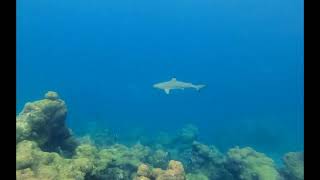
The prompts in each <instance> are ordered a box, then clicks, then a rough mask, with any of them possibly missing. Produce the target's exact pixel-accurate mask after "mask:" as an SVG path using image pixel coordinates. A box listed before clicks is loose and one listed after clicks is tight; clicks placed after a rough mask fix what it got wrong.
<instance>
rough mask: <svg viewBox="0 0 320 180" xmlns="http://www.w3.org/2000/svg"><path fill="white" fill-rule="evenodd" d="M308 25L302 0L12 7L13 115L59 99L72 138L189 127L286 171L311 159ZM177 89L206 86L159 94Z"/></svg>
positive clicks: (54, 1) (94, 0)
mask: <svg viewBox="0 0 320 180" xmlns="http://www.w3.org/2000/svg"><path fill="white" fill-rule="evenodd" d="M303 23H304V22H303V0H281V1H279V0H260V1H254V0H242V1H236V0H170V1H169V0H160V1H150V0H138V1H134V0H116V1H103V0H91V1H89V0H69V1H63V0H46V1H41V0H28V1H27V0H17V82H16V84H17V94H16V96H17V105H16V111H17V113H18V112H20V111H21V110H22V108H23V106H24V104H25V103H26V102H29V101H34V100H36V99H42V98H43V94H44V93H46V92H47V91H49V90H52V91H56V92H58V93H59V95H60V97H61V98H62V99H63V100H65V102H66V104H67V107H68V116H67V124H68V126H69V127H70V128H71V129H72V130H73V131H74V132H75V134H85V133H86V132H89V130H90V128H92V126H98V127H99V128H105V129H110V130H111V131H112V132H113V133H114V134H116V136H117V137H118V138H119V139H120V140H121V139H122V140H123V141H126V138H127V139H128V138H132V137H138V138H141V139H140V140H141V141H143V139H146V138H148V137H153V136H156V135H157V134H158V133H160V132H166V133H172V134H173V133H175V132H176V130H177V129H181V128H182V127H184V126H185V125H186V124H192V125H194V126H196V127H197V128H198V129H199V137H198V139H199V141H201V142H203V143H206V144H213V145H215V146H216V147H218V148H219V149H220V150H221V151H226V150H227V149H229V148H232V147H234V146H237V145H238V146H240V147H244V146H250V147H253V148H254V149H256V150H257V151H260V152H263V153H266V154H267V155H268V156H270V157H274V159H275V160H276V161H278V160H279V161H280V159H281V157H282V156H283V154H284V153H286V152H289V151H303V148H304V146H303V143H304V142H303V138H304V134H303V133H304V132H303V122H304V99H303V98H304V89H303V83H304V36H303V33H304V32H303ZM171 78H176V79H177V80H179V81H184V82H191V83H193V84H205V85H206V87H205V88H203V89H201V91H199V92H197V91H196V90H194V89H185V90H171V91H170V94H166V93H165V92H164V91H163V90H160V89H156V88H154V87H153V84H155V83H159V82H163V81H169V80H170V79H171ZM137 140H138V139H137Z"/></svg>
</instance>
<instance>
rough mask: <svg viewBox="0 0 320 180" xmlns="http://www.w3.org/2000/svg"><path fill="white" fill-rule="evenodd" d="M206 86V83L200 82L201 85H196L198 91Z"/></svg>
mask: <svg viewBox="0 0 320 180" xmlns="http://www.w3.org/2000/svg"><path fill="white" fill-rule="evenodd" d="M204 87H206V85H204V84H200V85H195V86H194V88H196V90H197V91H200V89H201V88H204Z"/></svg>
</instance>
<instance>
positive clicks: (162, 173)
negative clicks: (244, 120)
mask: <svg viewBox="0 0 320 180" xmlns="http://www.w3.org/2000/svg"><path fill="white" fill-rule="evenodd" d="M66 114H67V108H66V105H65V103H64V101H63V100H61V99H60V98H59V96H58V94H57V93H56V92H53V91H49V92H48V93H47V94H46V95H45V99H43V100H39V101H35V102H31V103H27V104H26V105H25V107H24V109H23V111H22V112H21V113H20V114H18V115H17V117H16V130H17V132H16V179H18V180H36V179H42V180H55V179H63V180H104V179H110V180H132V179H134V180H257V179H259V180H278V179H283V180H287V179H288V180H303V179H304V156H303V153H302V152H290V153H287V154H285V156H284V158H283V162H284V165H285V167H284V168H282V169H279V170H278V169H276V167H275V165H274V162H273V160H272V159H270V158H269V157H267V156H266V155H265V154H263V153H259V152H256V151H255V150H254V149H252V148H250V147H245V148H239V147H235V148H232V149H230V150H229V151H228V152H227V153H226V154H223V153H221V152H220V151H219V150H218V149H217V148H216V147H215V146H212V145H211V146H208V145H205V144H202V143H200V142H199V141H198V129H197V128H196V127H195V126H193V125H187V126H185V127H183V128H182V129H181V130H180V131H179V132H178V133H177V134H176V135H175V136H169V135H168V134H166V133H162V134H161V135H160V136H159V137H158V139H157V140H156V141H155V142H153V143H151V142H148V144H147V145H146V144H145V143H144V144H141V143H139V142H137V141H138V140H139V139H140V138H139V139H137V140H136V141H135V142H134V141H130V145H128V144H127V145H124V144H119V143H118V142H117V139H116V137H115V136H114V135H113V134H112V133H110V131H109V130H105V129H100V130H94V131H93V132H92V133H91V134H88V135H86V136H82V137H79V138H77V139H76V137H75V136H73V134H72V132H71V130H70V129H68V128H67V126H66V124H65V120H66Z"/></svg>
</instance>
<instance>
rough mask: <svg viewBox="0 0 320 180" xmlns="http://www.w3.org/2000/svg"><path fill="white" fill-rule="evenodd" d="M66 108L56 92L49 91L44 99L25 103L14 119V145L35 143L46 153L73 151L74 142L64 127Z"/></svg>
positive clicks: (69, 132)
mask: <svg viewBox="0 0 320 180" xmlns="http://www.w3.org/2000/svg"><path fill="white" fill-rule="evenodd" d="M66 115H67V107H66V105H65V102H64V101H63V100H61V99H60V98H59V95H58V94H57V93H56V92H52V91H49V92H48V93H46V94H45V99H42V100H38V101H34V102H29V103H26V104H25V106H24V109H23V110H22V112H20V113H19V115H18V116H17V117H16V143H19V142H21V141H23V140H30V141H34V142H36V143H37V144H38V145H39V147H40V148H41V149H43V150H46V151H58V150H67V151H73V150H74V148H75V147H76V144H77V143H76V141H75V140H74V138H73V137H72V135H71V131H70V130H69V129H68V128H67V127H66V124H65V120H66Z"/></svg>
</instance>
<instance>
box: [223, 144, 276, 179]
mask: <svg viewBox="0 0 320 180" xmlns="http://www.w3.org/2000/svg"><path fill="white" fill-rule="evenodd" d="M226 163H227V164H226V168H227V169H229V170H230V171H231V172H232V174H234V175H235V176H236V179H244V180H255V179H259V180H278V179H280V175H279V173H278V171H277V169H276V167H275V165H274V163H273V160H272V159H270V158H268V157H267V156H266V155H264V154H263V153H259V152H256V151H255V150H253V149H252V148H250V147H245V148H239V147H235V148H232V149H230V150H229V151H228V153H227V162H226Z"/></svg>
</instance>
